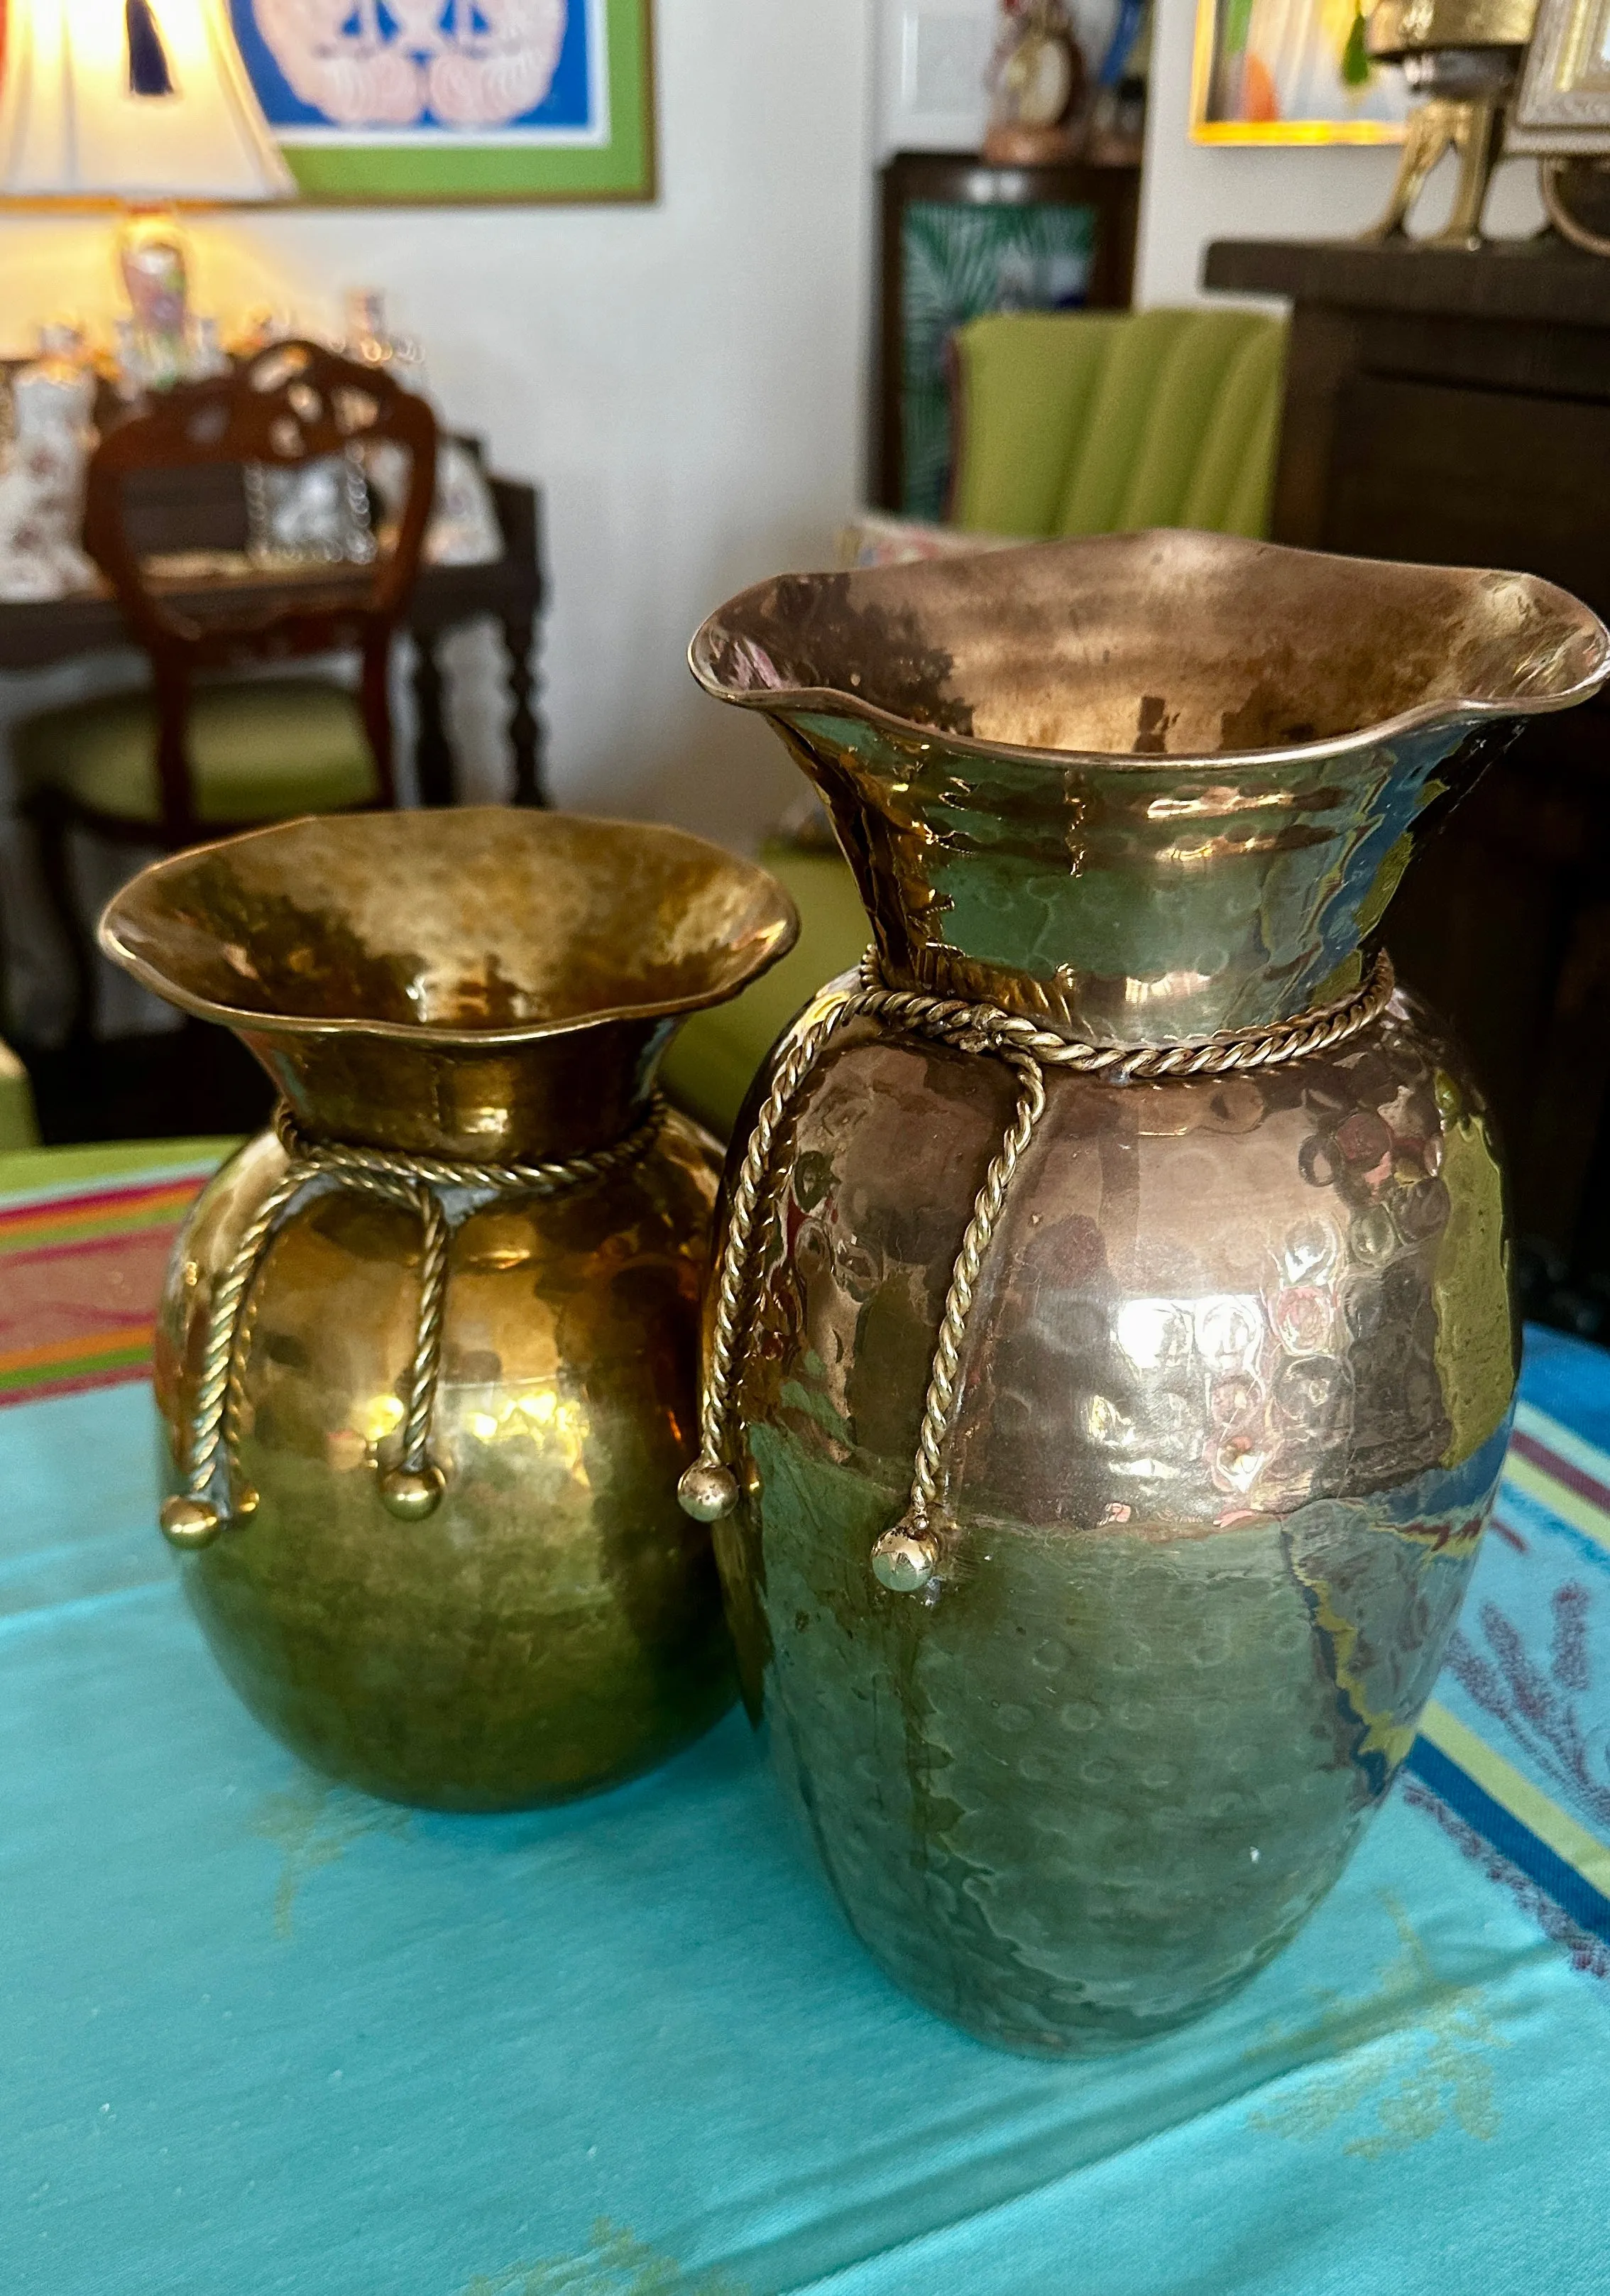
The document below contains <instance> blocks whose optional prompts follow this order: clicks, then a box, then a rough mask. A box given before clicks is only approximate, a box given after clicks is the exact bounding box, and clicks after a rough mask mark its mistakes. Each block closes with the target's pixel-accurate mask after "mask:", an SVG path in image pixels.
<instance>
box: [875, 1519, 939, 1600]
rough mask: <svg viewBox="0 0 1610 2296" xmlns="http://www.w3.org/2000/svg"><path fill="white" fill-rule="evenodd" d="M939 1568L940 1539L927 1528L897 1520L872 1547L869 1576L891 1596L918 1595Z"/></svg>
mask: <svg viewBox="0 0 1610 2296" xmlns="http://www.w3.org/2000/svg"><path fill="white" fill-rule="evenodd" d="M938 1569H939V1542H938V1540H937V1539H936V1538H931V1537H930V1536H929V1534H928V1532H927V1531H926V1530H916V1529H912V1527H911V1524H910V1523H909V1522H897V1523H896V1524H895V1528H894V1529H893V1530H886V1531H885V1532H884V1534H883V1537H882V1538H880V1539H879V1541H878V1543H877V1545H876V1546H874V1547H873V1549H872V1576H873V1577H874V1578H875V1579H877V1581H878V1583H879V1586H880V1587H887V1588H888V1590H889V1592H890V1594H891V1595H917V1594H920V1593H921V1591H922V1589H923V1588H924V1587H926V1586H927V1585H928V1581H929V1580H930V1579H932V1578H933V1577H934V1576H935V1575H936V1572H937V1570H938Z"/></svg>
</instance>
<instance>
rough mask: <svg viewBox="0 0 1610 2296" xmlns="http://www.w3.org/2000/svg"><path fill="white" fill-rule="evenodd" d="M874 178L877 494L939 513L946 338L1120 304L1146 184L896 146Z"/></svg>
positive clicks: (945, 443) (1131, 177)
mask: <svg viewBox="0 0 1610 2296" xmlns="http://www.w3.org/2000/svg"><path fill="white" fill-rule="evenodd" d="M882 180H883V192H882V204H883V225H882V242H883V245H882V262H881V280H880V288H879V306H880V307H879V328H878V340H879V354H878V370H879V373H878V388H877V391H876V394H875V401H876V403H875V408H874V423H875V428H874V434H873V456H872V467H873V488H874V496H875V499H876V501H877V502H878V504H879V506H880V507H881V508H883V509H885V510H893V511H898V512H901V513H902V514H903V516H905V517H908V518H919V519H938V518H942V517H943V516H944V506H945V502H946V498H947V496H948V495H949V492H950V482H951V463H952V452H953V446H954V440H953V436H952V427H953V424H952V418H953V411H954V410H953V408H952V381H953V376H952V357H951V338H952V335H953V334H954V333H955V332H956V330H957V328H958V327H961V326H965V325H966V324H967V322H968V320H969V319H977V318H979V317H982V316H983V315H984V314H985V312H988V311H1057V310H1077V309H1080V308H1082V307H1084V306H1085V305H1091V306H1093V307H1099V308H1105V309H1109V310H1110V309H1117V308H1122V307H1124V305H1125V304H1127V303H1128V301H1129V297H1130V282H1131V275H1132V269H1133V264H1134V245H1135V214H1136V209H1137V207H1138V205H1139V186H1140V176H1139V171H1138V170H1137V169H1136V168H1091V167H1086V166H1083V165H1082V164H1080V163H1079V162H1077V161H1074V162H1070V163H1068V164H1067V165H1064V166H1060V167H1054V168H986V167H984V166H981V165H980V163H979V162H978V161H977V160H974V159H970V158H967V157H963V156H962V155H960V154H956V153H945V152H900V153H898V154H897V155H896V156H895V158H894V159H893V160H890V161H889V162H888V164H887V167H886V168H884V170H883V179H882Z"/></svg>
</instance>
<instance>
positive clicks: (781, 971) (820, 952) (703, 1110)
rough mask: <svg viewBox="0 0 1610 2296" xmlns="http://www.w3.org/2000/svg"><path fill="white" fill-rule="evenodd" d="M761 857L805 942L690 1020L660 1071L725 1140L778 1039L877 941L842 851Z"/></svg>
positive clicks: (786, 849)
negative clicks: (785, 894) (826, 984)
mask: <svg viewBox="0 0 1610 2296" xmlns="http://www.w3.org/2000/svg"><path fill="white" fill-rule="evenodd" d="M760 857H761V860H762V862H763V864H764V866H765V867H766V868H768V869H769V870H770V871H771V872H772V875H773V876H774V877H775V878H777V879H778V881H779V882H780V883H781V884H782V885H783V886H785V887H786V889H787V890H788V891H789V894H790V895H791V896H792V898H793V901H794V905H795V906H796V907H797V909H798V911H799V939H797V941H796V942H795V944H794V946H793V947H792V948H791V949H790V950H789V954H788V955H787V956H785V957H784V958H783V960H782V962H781V964H774V965H773V966H772V970H771V972H767V973H763V974H762V976H761V978H760V979H759V980H756V981H754V982H752V983H751V984H750V986H749V987H748V988H746V989H745V990H744V992H743V994H742V996H735V997H734V998H733V1000H732V1002H731V1004H730V1005H716V1006H715V1009H714V1010H713V1011H711V1012H708V1013H695V1014H694V1015H693V1017H692V1019H691V1021H687V1022H685V1023H684V1024H683V1026H682V1028H681V1029H679V1030H678V1031H677V1034H676V1035H675V1037H673V1039H672V1041H671V1049H670V1051H669V1052H668V1053H667V1054H666V1061H665V1066H664V1068H663V1070H662V1071H661V1073H662V1075H663V1076H664V1078H665V1083H666V1091H667V1092H668V1093H669V1094H670V1095H671V1097H672V1098H673V1100H674V1101H675V1102H676V1103H677V1104H678V1106H679V1107H682V1108H685V1109H686V1110H687V1111H688V1113H689V1114H690V1115H691V1116H696V1117H697V1118H698V1119H699V1122H700V1123H701V1124H707V1125H708V1126H709V1128H710V1129H711V1131H712V1132H714V1133H715V1134H717V1135H718V1136H720V1137H721V1138H723V1139H724V1138H725V1137H726V1136H727V1134H728V1133H729V1132H731V1129H732V1126H733V1124H734V1122H735V1121H736V1119H737V1116H738V1111H739V1110H740V1107H741V1106H742V1104H743V1097H744V1095H745V1093H747V1092H748V1089H749V1084H750V1080H751V1078H753V1076H754V1074H755V1071H756V1069H757V1068H758V1067H759V1066H760V1064H761V1062H762V1061H763V1060H764V1058H765V1056H766V1054H767V1053H768V1052H769V1051H770V1050H771V1047H772V1043H773V1042H774V1040H775V1039H776V1038H777V1037H779V1036H780V1035H781V1033H782V1031H783V1029H785V1028H787V1026H788V1024H789V1021H791V1020H792V1019H793V1017H794V1015H795V1013H797V1012H798V1010H799V1008H800V1006H801V1005H805V1004H807V1003H808V1002H809V1001H810V999H811V998H812V997H813V996H814V995H815V994H816V991H817V990H818V989H819V988H821V984H822V982H823V981H824V980H831V979H832V978H833V976H834V974H835V973H838V972H848V971H849V969H850V967H851V966H852V965H853V964H858V963H859V962H860V959H861V953H862V950H863V949H864V948H865V947H866V945H867V943H868V941H869V940H870V939H871V937H872V934H871V928H870V925H869V924H868V923H867V914H866V911H865V910H864V909H863V908H862V906H861V897H860V895H859V894H858V893H857V892H856V890H855V881H854V878H853V877H852V876H851V874H850V873H849V870H848V869H847V868H846V866H845V864H844V863H843V862H842V861H841V860H840V859H839V857H838V854H837V853H802V852H801V851H800V850H799V849H798V848H797V847H796V846H792V845H787V844H784V843H782V842H780V841H778V842H775V843H772V844H768V845H764V846H762V848H761V852H760Z"/></svg>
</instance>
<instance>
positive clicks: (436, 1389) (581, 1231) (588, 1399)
mask: <svg viewBox="0 0 1610 2296" xmlns="http://www.w3.org/2000/svg"><path fill="white" fill-rule="evenodd" d="M795 931H796V920H795V918H794V914H793V911H792V908H791V906H790V904H789V900H788V898H787V896H786V895H785V894H783V893H782V891H781V890H780V888H779V887H778V886H777V885H776V884H775V883H774V882H773V881H772V879H771V878H769V877H768V876H766V875H765V873H764V872H763V871H762V870H760V869H758V868H756V867H755V866H754V865H752V864H749V863H747V862H743V861H740V860H736V859H734V858H733V857H731V856H730V855H728V854H726V853H723V852H721V851H720V850H718V849H716V848H715V847H714V846H710V845H707V844H705V843H703V842H702V841H701V840H699V839H697V838H692V837H687V836H684V835H682V833H681V832H677V831H674V830H670V829H656V828H650V827H639V826H635V825H633V824H625V823H615V822H602V821H589V820H584V819H581V818H578V817H576V816H565V815H561V814H542V813H522V812H509V811H506V810H503V809H502V808H485V809H480V810H474V809H465V810H462V811H453V812H445V813H372V814H359V815H350V816H345V817H341V816H334V817H326V818H323V819H319V820H307V821H299V822H293V823H290V824H285V825H283V826H280V827H275V828H272V829H266V830H260V831H257V832H253V833H251V834H249V835H246V836H242V837H237V838H232V839H230V840H227V841H226V842H225V843H223V844H220V845H215V846H211V847H208V848H203V849H199V850H194V851H191V852H186V853H182V854H177V855H175V856H173V857H170V858H168V859H166V860H163V861H160V862H158V863H157V864H155V865H153V866H152V867H151V868H149V869H147V870H145V871H144V872H143V874H142V875H140V876H139V877H137V878H135V880H134V881H133V882H132V883H131V884H129V885H128V886H127V887H125V889H124V890H122V891H121V892H120V893H119V895H118V896H117V898H115V899H114V900H113V902H112V903H111V905H110V908H109V909H108V910H107V913H106V915H105V918H104V919H103V921H102V945H103V946H104V947H105V948H106V950H107V952H108V954H109V955H111V956H113V957H114V958H116V959H117V961H118V962H119V964H123V965H124V966H126V967H127V970H128V971H129V972H132V973H134V975H135V978H136V979H138V980H141V981H142V982H143V983H144V985H145V986H146V987H148V988H152V989H154V990H156V992H157V993H158V994H159V996H166V997H167V998H168V1000H169V1001H170V1002H171V1003H173V1004H176V1005H180V1006H182V1007H184V1009H185V1010H187V1011H189V1012H191V1013H200V1014H201V1015H202V1016H203V1017H205V1018H207V1019H208V1020H212V1021H221V1022H223V1023H224V1024H225V1026H227V1027H229V1028H231V1029H233V1030H234V1031H235V1032H236V1034H237V1035H239V1036H240V1037H241V1038H242V1039H243V1040H244V1042H245V1043H246V1044H247V1045H249V1046H250V1048H251V1050H252V1051H253V1052H254V1053H255V1054H257V1058H258V1059H259V1060H260V1061H261V1062H263V1065H264V1066H265V1067H266V1069H267V1070H268V1071H269V1073H270V1075H271V1076H272V1077H273V1078H274V1081H275V1082H276V1084H277V1085H278V1086H279V1088H280V1091H281V1093H282V1096H283V1097H282V1107H281V1111H280V1117H279V1120H278V1123H277V1125H276V1128H274V1129H273V1130H271V1131H268V1132H265V1133H263V1134H262V1135H261V1136H258V1137H257V1139H255V1140H252V1141H249V1143H248V1144H246V1146H245V1147H243V1148H242V1149H241V1150H240V1152H238V1153H237V1154H236V1155H235V1156H233V1158H232V1159H231V1160H230V1161H229V1162H228V1163H227V1164H225V1167H224V1169H223V1170H222V1171H221V1172H220V1173H219V1174H218V1176H217V1178H216V1179H215V1180H214V1181H213V1182H212V1184H211V1185H210V1186H209V1187H208V1189H207V1190H206V1192H205V1193H204V1194H203V1195H202V1196H201V1198H200V1201H199V1202H198V1203H197V1205H196V1207H195V1210H194V1211H193V1212H192V1215H191V1217H190V1219H189V1221H188V1223H187V1224H186V1226H185V1228H184V1233H183V1234H182V1235H181V1236H180V1238H179V1241H178V1243H177V1245H176V1249H175V1252H174V1257H173V1260H172V1263H171V1267H170V1269H169V1276H168V1285H167V1289H166V1292H165V1295H164V1298H163V1302H162V1307H161V1311H160V1316H159V1324H158V1333H157V1346H156V1390H157V1400H158V1405H159V1410H160V1413H161V1416H162V1419H163V1422H164V1424H165V1428H166V1431H167V1439H168V1458H169V1463H170V1471H171V1472H170V1483H169V1488H170V1494H171V1495H170V1497H169V1498H168V1502H167V1503H166V1505H165V1506H164V1509H163V1525H164V1529H166V1531H167V1532H168V1537H169V1538H170V1539H171V1540H172V1541H173V1542H174V1544H175V1545H176V1546H178V1547H180V1548H181V1549H182V1550H183V1551H184V1563H183V1568H184V1575H185V1579H186V1582H187V1587H188V1592H189V1595H190V1597H191V1600H192V1603H193V1605H194V1607H195V1609H196V1611H197V1612H198V1613H199V1615H200V1620H201V1622H202V1624H203V1626H204V1627H205V1628H206V1631H207V1634H208V1638H209V1640H210V1641H211V1644H212V1645H213V1648H214V1650H215V1652H216V1653H217V1657H218V1659H219V1661H220V1662H221V1664H222V1666H223V1668H224V1670H225V1673H226V1675H227V1676H228V1677H229V1679H230V1680H231V1681H232V1682H233V1685H234V1686H235V1688H236V1689H237V1690H238V1691H239V1692H240V1693H241V1696H242V1698H243V1699H244V1700H245V1702H246V1703H247V1704H248V1705H249V1707H250V1708H251V1710H253V1712H254V1713H255V1714H256V1715H257V1717H258V1718H259V1719H260V1720H261V1721H263V1722H264V1723H266V1725H267V1726H268V1727H269V1728H270V1729H272V1730H274V1732H275V1733H277V1734H278V1735H279V1736H280V1737H281V1738H282V1739H283V1740H284V1741H285V1743H287V1744H288V1745H290V1746H291V1747H292V1748H293V1749H294V1750H295V1751H297V1752H298V1753H299V1754H302V1755H304V1756H305V1757H306V1759H308V1760H310V1761H312V1762H314V1763H315V1764H316V1765H318V1766H319V1767H322V1768H323V1769H325V1770H327V1771H329V1772H331V1774H333V1775H336V1776H337V1777H339V1778H343V1779H345V1780H347V1781H348V1782H349V1783H351V1784H355V1785H358V1786H362V1787H364V1788H365V1789H367V1790H368V1791H369V1792H373V1793H379V1794H384V1795H388V1796H391V1797H393V1798H395V1799H396V1800H404V1801H411V1802H419V1803H423V1804H427V1805H429V1806H434V1807H437V1808H452V1809H490V1808H511V1807H516V1806H519V1805H521V1804H526V1803H531V1802H542V1801H551V1800H563V1799H566V1798H568V1797H569V1796H571V1795H574V1794H578V1793H583V1792H589V1791H591V1790H593V1789H594V1788H598V1787H601V1786H605V1785H609V1784H614V1783H615V1782H616V1781H617V1780H618V1779H621V1778H624V1777H626V1776H629V1775H632V1774H633V1773H634V1772H636V1771H639V1770H642V1769H643V1768H646V1767H649V1766H650V1764H652V1763H654V1762H656V1761H658V1760H659V1759H663V1758H664V1757H665V1756H666V1755H667V1754H669V1753H671V1752H673V1751H675V1749H676V1748H677V1747H678V1746H680V1745H682V1744H684V1743H687V1742H688V1741H690V1740H691V1739H692V1738H693V1737H695V1736H696V1735H697V1734H699V1732H700V1731H702V1730H703V1729H704V1728H706V1726H707V1725H708V1724H709V1723H711V1722H712V1721H713V1720H715V1718H716V1716H717V1715H719V1714H720V1713H721V1712H722V1711H723V1710H724V1708H725V1707H726V1705H727V1704H728V1702H729V1701H730V1698H731V1652H730V1645H729V1644H728V1641H727V1636H726V1630H725V1628H724V1627H723V1622H722V1618H721V1600H720V1594H719V1590H718V1587H717V1585H716V1579H715V1565H714V1562H713V1560H712V1558H711V1555H710V1553H709V1546H708V1534H707V1533H706V1532H702V1531H699V1530H698V1529H696V1528H695V1526H693V1525H692V1524H691V1523H690V1522H689V1521H687V1519H686V1518H685V1517H684V1516H683V1515H682V1513H681V1512H680V1511H679V1510H678V1508H677V1505H676V1499H675V1485H676V1479H677V1475H678V1473H679V1472H681V1470H682V1467H683V1465H684V1464H686V1461H687V1459H688V1458H689V1457H690V1456H691V1438H692V1430H693V1427H694V1423H695V1418H696V1400H695V1378H696V1357H697V1345H698V1341H697V1323H698V1314H699V1291H700V1287H701V1283H702V1279H703V1275H704V1269H705V1265H706V1259H707V1242H708V1231H709V1221H710V1214H711V1210H712V1206H713V1203H714V1200H715V1184H716V1176H717V1172H718V1169H719V1157H718V1154H717V1152H716V1151H715V1147H714V1144H712V1143H711V1142H710V1141H709V1139H708V1138H707V1136H705V1135H704V1134H702V1133H701V1132H700V1131H699V1129H698V1128H697V1127H695V1126H694V1125H692V1124H691V1123H690V1122H688V1121H687V1120H686V1119H684V1118H682V1117H681V1116H678V1115H676V1114H674V1113H673V1112H671V1111H667V1110H666V1109H665V1108H663V1107H662V1106H661V1105H660V1103H658V1099H657V1098H656V1097H655V1095H654V1092H653V1078H654V1071H655V1068H656V1065H657V1063H658V1059H659V1056H660V1054H662V1053H663V1052H664V1050H665V1047H666V1043H667V1042H668V1040H669V1038H670V1037H671V1035H672V1033H673V1031H674V1029H675V1027H676V1024H677V1022H678V1021H679V1020H680V1019H682V1017H683V1016H684V1015H686V1014H687V1013H691V1012H694V1011H697V1010H699V1008H700V1007H702V1006H705V1005H714V1004H718V1003H720V1002H721V1001H722V1000H723V998H725V997H728V996H733V995H734V994H736V992H737V991H738V990H739V989H740V988H741V987H742V986H743V985H744V984H745V982H746V981H748V980H752V979H753V978H754V977H755V976H756V974H757V973H759V972H763V971H764V969H765V967H766V966H767V965H769V964H772V962H773V961H774V960H775V959H776V958H777V957H779V956H780V955H782V954H783V953H784V952H785V950H786V949H787V948H788V947H789V946H790V945H791V943H792V940H793V938H794V933H795Z"/></svg>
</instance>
